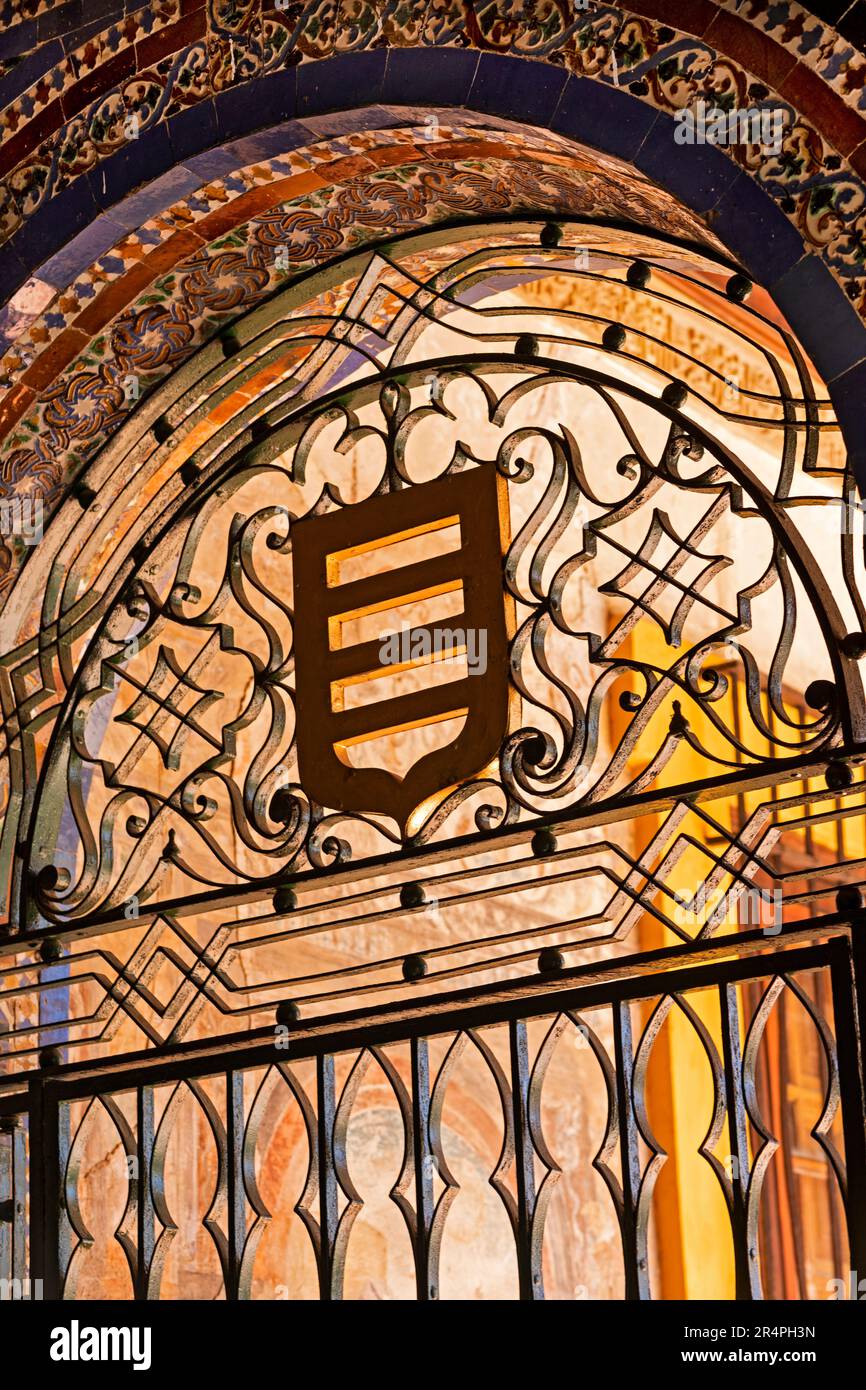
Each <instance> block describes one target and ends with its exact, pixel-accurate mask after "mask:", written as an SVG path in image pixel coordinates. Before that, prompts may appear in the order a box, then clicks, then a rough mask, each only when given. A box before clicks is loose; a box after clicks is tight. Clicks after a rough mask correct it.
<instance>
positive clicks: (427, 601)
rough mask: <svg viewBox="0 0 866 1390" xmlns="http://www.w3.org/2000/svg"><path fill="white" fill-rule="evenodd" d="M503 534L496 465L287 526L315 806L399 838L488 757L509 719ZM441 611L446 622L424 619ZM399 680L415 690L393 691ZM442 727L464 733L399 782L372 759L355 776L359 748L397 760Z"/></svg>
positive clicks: (303, 764) (302, 741) (308, 776)
mask: <svg viewBox="0 0 866 1390" xmlns="http://www.w3.org/2000/svg"><path fill="white" fill-rule="evenodd" d="M508 531H509V527H508V496H507V483H506V482H505V480H504V479H503V478H502V477H501V476H500V475H499V474H498V473H497V471H496V469H495V467H494V466H493V465H492V464H480V465H478V466H476V467H472V468H469V469H467V470H466V471H464V472H460V473H456V474H454V475H452V476H449V477H447V478H443V479H437V480H436V481H435V482H430V483H419V484H415V485H412V486H409V487H406V488H403V489H401V490H400V491H398V492H391V493H387V494H384V495H381V496H376V497H373V498H370V499H369V500H368V501H365V502H359V503H356V504H355V505H349V506H346V507H342V508H340V509H339V510H337V511H334V512H330V513H327V514H326V515H323V516H312V517H307V518H304V519H303V520H301V521H299V522H297V523H295V525H294V526H293V528H292V562H293V568H294V607H295V669H296V700H297V721H298V723H297V745H298V762H299V773H300V779H301V785H302V786H303V788H304V790H305V791H306V793H307V794H308V795H309V796H310V797H312V798H313V800H315V801H317V802H318V803H319V804H320V805H322V806H325V807H329V808H331V809H333V810H338V811H355V812H357V811H378V812H382V813H384V814H386V815H389V816H393V817H394V819H395V820H396V821H397V822H398V823H399V825H400V827H401V830H403V831H404V833H405V831H406V828H407V825H410V823H411V820H412V818H413V812H414V811H416V809H418V808H419V807H421V806H425V805H426V804H427V803H429V802H430V800H431V799H433V800H434V801H435V800H436V799H438V798H439V797H441V796H442V795H444V794H446V793H447V791H448V790H450V789H451V788H453V787H455V786H458V785H460V784H461V783H462V782H465V781H467V780H468V779H470V778H472V777H474V776H476V775H477V774H478V773H479V772H481V771H482V770H483V769H484V768H485V766H487V765H488V764H489V763H490V761H491V759H492V758H494V757H495V756H496V754H497V753H498V750H499V747H500V745H501V743H502V741H503V738H504V737H505V735H506V733H507V731H508V718H509V679H508V642H509V637H510V636H511V634H512V632H513V610H512V605H511V601H510V599H509V598H508V596H507V595H506V594H505V593H504V591H503V555H504V554H505V551H506V548H507V544H508ZM443 602H444V603H445V604H446V605H447V608H448V613H447V617H444V618H442V617H439V618H431V617H430V612H431V610H433V609H435V608H436V606H437V603H438V605H439V607H440V608H441V607H442V604H443ZM421 613H425V614H426V617H421V616H419V615H420V614H421ZM377 627H378V631H377V630H376V628H377ZM371 633H372V634H373V635H372V636H371ZM437 663H442V664H444V665H446V666H448V667H449V671H448V675H449V677H451V678H449V679H446V680H443V679H441V676H442V674H443V673H442V670H440V669H439V668H438V665H437ZM406 673H410V674H409V676H408V680H409V682H410V684H411V686H412V688H410V689H408V690H407V691H405V692H404V693H399V679H398V678H400V679H402V680H403V684H404V685H405V683H406ZM412 673H414V674H412ZM455 674H456V675H457V677H458V678H453V677H454V676H455ZM446 720H450V721H455V723H454V727H455V729H457V725H458V722H459V725H460V727H459V731H457V732H456V736H455V737H454V738H453V740H451V741H450V742H448V743H447V744H446V745H445V746H440V747H438V748H435V749H434V750H433V751H431V752H423V751H422V752H421V753H420V755H419V757H418V758H417V761H415V762H414V763H413V764H412V765H411V766H410V767H409V768H408V770H406V771H405V773H404V775H402V776H401V775H399V774H398V773H395V772H394V771H393V769H392V768H389V767H388V766H384V765H383V766H371V765H369V753H368V755H367V759H366V763H367V765H364V766H358V765H355V766H353V765H352V750H353V749H356V748H357V746H358V745H360V744H363V743H367V744H369V743H370V742H371V741H373V740H379V741H382V740H385V741H386V742H387V743H388V746H389V747H390V748H391V749H393V747H394V739H393V736H394V735H402V736H407V735H409V734H410V731H413V730H419V729H424V728H427V727H428V726H430V725H434V724H437V723H440V722H442V721H446ZM419 742H421V743H423V740H419V739H418V738H417V736H416V738H415V743H416V744H417V743H419ZM391 761H393V759H392V760H391Z"/></svg>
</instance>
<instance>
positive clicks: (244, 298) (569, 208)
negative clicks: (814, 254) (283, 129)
mask: <svg viewBox="0 0 866 1390" xmlns="http://www.w3.org/2000/svg"><path fill="white" fill-rule="evenodd" d="M349 139H350V141H351V142H352V143H351V144H350V145H349V147H348V148H349V153H348V154H347V153H346V152H345V151H346V147H345V145H344V142H343V141H339V140H338V141H336V142H321V143H319V144H318V145H313V146H311V147H309V148H308V149H306V150H304V151H296V152H294V153H289V154H287V155H286V156H285V157H284V158H282V159H274V160H271V161H269V162H268V163H267V164H266V165H262V164H259V165H256V166H254V168H253V169H252V170H243V171H239V172H238V173H235V174H233V175H232V176H231V178H230V182H231V183H232V184H233V188H234V195H235V196H233V197H232V198H231V199H229V198H228V197H227V193H226V187H225V182H223V181H219V180H217V181H214V182H212V183H210V184H208V185H207V186H206V187H205V188H204V189H199V190H197V191H196V192H195V193H194V194H192V195H191V196H189V197H188V198H186V199H184V200H182V201H181V202H179V203H178V204H176V205H174V206H173V207H172V209H171V210H170V215H167V216H165V217H159V218H156V219H153V223H152V224H151V225H152V226H153V228H154V230H155V231H158V232H160V233H161V236H160V235H157V236H156V238H155V239H156V241H157V245H156V246H155V248H154V249H153V250H152V251H148V250H147V245H148V242H149V240H150V237H149V234H148V230H149V229H148V227H147V226H146V227H143V228H141V229H140V230H139V233H138V235H137V236H136V237H132V238H127V239H126V242H125V243H124V245H123V247H122V248H120V249H121V250H122V252H123V254H122V255H112V256H108V257H103V258H101V259H100V261H99V262H97V265H96V266H94V267H91V268H90V270H89V272H87V273H85V274H84V275H82V276H79V277H78V279H77V280H76V282H75V284H74V285H73V286H71V287H69V288H68V289H67V290H66V291H65V292H64V293H61V294H59V295H58V296H57V297H56V300H55V301H52V305H51V309H50V311H49V312H47V313H45V314H43V315H42V316H41V317H40V318H38V319H36V320H35V321H34V322H33V323H31V324H29V326H28V328H27V331H26V332H24V333H22V335H21V338H20V339H19V341H18V342H17V343H16V346H15V348H14V349H13V350H11V351H10V352H8V353H7V354H6V356H5V357H4V359H3V364H4V366H5V370H6V373H7V382H8V385H9V387H10V389H9V391H8V396H7V407H6V413H5V418H3V419H0V430H2V431H3V433H4V434H5V450H4V456H5V472H6V480H7V486H10V485H15V484H17V485H18V486H19V487H21V486H22V485H23V486H25V487H29V486H33V485H34V484H35V485H38V487H39V488H40V490H41V491H42V492H43V493H44V495H45V497H46V501H48V502H49V504H51V505H53V503H55V502H56V501H57V499H58V498H59V496H60V495H61V493H62V485H63V484H64V483H66V482H68V481H69V479H70V477H71V476H73V475H74V474H76V473H77V472H78V470H79V469H80V467H81V466H82V465H83V464H85V463H86V461H87V460H88V459H89V458H91V457H92V456H93V455H94V454H95V453H96V452H97V451H98V449H99V448H100V447H101V445H103V444H104V443H105V442H106V441H107V439H108V438H109V437H110V435H111V433H112V432H113V430H114V429H116V428H117V426H118V425H119V424H120V422H121V421H122V419H123V418H124V417H125V415H126V414H128V412H129V409H130V408H131V402H129V401H127V400H125V399H124V392H123V386H122V382H123V380H124V378H125V376H126V374H127V373H129V372H135V373H137V374H140V376H141V384H142V389H143V390H149V389H151V388H152V387H153V386H154V385H155V384H156V382H157V381H159V380H160V379H161V378H162V377H164V376H165V375H166V374H167V373H169V372H170V371H172V370H173V369H174V368H176V367H177V366H178V365H180V363H181V362H182V361H184V360H185V359H186V357H187V356H188V355H189V353H190V352H191V351H192V350H193V349H194V348H195V347H196V346H198V345H199V344H200V343H201V342H202V341H204V340H206V339H207V338H208V337H212V336H213V335H214V334H215V333H217V332H219V331H221V330H222V329H223V328H224V327H225V326H226V325H227V324H228V323H230V322H231V321H233V320H234V319H235V318H237V317H238V316H240V315H241V314H243V313H244V312H246V311H247V310H248V309H249V308H250V307H251V306H252V305H253V304H255V303H257V302H259V301H260V300H261V299H262V297H263V296H265V295H266V294H268V293H270V292H271V291H272V290H274V289H275V288H277V287H278V286H279V285H280V284H281V283H284V282H286V281H288V280H290V279H291V277H292V275H294V274H296V273H297V272H298V271H301V270H304V269H306V268H308V267H309V265H310V264H311V263H317V262H321V261H324V260H327V259H329V258H331V257H334V256H337V255H339V254H342V253H344V252H345V251H346V250H349V249H352V248H354V247H357V246H358V245H360V244H363V242H364V241H369V240H374V239H377V238H379V239H380V238H381V234H382V231H383V230H387V231H391V230H395V229H398V228H402V229H405V228H406V227H407V226H421V225H424V224H427V223H430V222H431V221H436V220H441V219H442V218H443V217H448V216H452V217H454V216H460V215H464V216H467V215H479V214H489V213H498V214H500V215H501V214H502V213H510V212H513V211H514V210H515V209H518V208H521V207H525V206H526V205H528V204H529V203H530V202H533V203H534V204H535V205H536V206H537V207H539V208H540V209H542V210H543V209H544V208H545V207H546V208H547V209H548V210H549V211H555V210H556V211H560V212H568V213H571V214H572V215H584V216H588V217H593V216H596V217H597V216H600V215H604V216H607V217H611V216H614V217H615V219H617V220H621V221H627V222H629V223H632V224H635V225H639V224H640V222H641V221H642V220H643V221H645V223H646V225H647V226H648V227H652V228H653V229H654V230H667V232H668V233H669V234H670V235H672V236H675V237H678V238H680V239H685V240H694V241H700V240H703V241H704V243H705V244H706V245H707V246H708V247H711V248H714V249H718V247H717V243H716V241H715V238H713V237H712V235H711V234H709V233H707V232H706V231H705V230H704V229H703V227H702V224H701V222H700V220H699V219H697V218H696V217H693V216H692V215H691V214H689V213H688V212H687V211H685V210H684V209H681V208H679V207H678V206H677V204H676V203H675V202H674V201H673V200H672V199H671V198H670V197H668V196H667V195H664V194H662V193H661V192H660V191H659V190H657V189H655V188H654V186H653V185H652V184H651V183H650V182H649V181H648V180H643V181H641V180H637V181H636V182H634V183H633V184H629V183H628V182H627V181H625V180H624V179H623V178H622V174H623V169H622V167H621V166H619V165H618V164H617V162H615V161H606V160H602V161H599V160H598V159H595V158H592V157H589V156H588V155H587V154H584V155H581V154H580V152H579V151H577V150H575V149H574V148H570V149H569V150H568V151H567V152H566V150H564V149H560V148H559V146H558V145H557V143H556V142H554V141H551V140H549V139H548V140H545V139H543V138H541V137H533V136H531V135H529V134H524V135H518V134H517V133H515V132H513V131H511V132H509V133H508V138H507V141H506V139H505V137H504V136H503V133H502V132H497V131H496V130H495V129H494V130H488V129H485V128H484V127H478V126H466V127H457V128H454V129H452V128H450V127H446V126H444V124H443V125H442V126H441V127H440V128H439V131H438V138H437V139H436V140H435V141H432V142H431V141H428V140H426V139H425V138H424V134H423V133H422V132H420V131H418V130H417V129H416V130H412V129H408V130H406V129H397V130H387V131H369V132H367V133H365V134H363V135H362V134H359V133H358V132H355V133H354V134H352V135H350V137H349ZM251 214H255V215H254V216H251ZM287 233H289V234H290V239H289V242H288V244H287V256H288V263H287V265H286V266H285V267H283V268H280V267H279V265H278V264H277V263H276V257H277V252H278V249H279V246H280V245H283V244H285V243H284V241H283V238H284V237H285V236H286V234H287ZM127 243H128V244H127ZM115 261H116V262H117V265H116V266H115V264H114V262H115ZM102 265H109V269H108V270H106V271H102V270H101V266H102ZM102 280H106V281H107V283H105V284H104V285H101V284H100V282H101V281H102ZM85 291H86V293H85Z"/></svg>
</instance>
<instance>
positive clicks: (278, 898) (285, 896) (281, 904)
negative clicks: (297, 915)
mask: <svg viewBox="0 0 866 1390" xmlns="http://www.w3.org/2000/svg"><path fill="white" fill-rule="evenodd" d="M297 905H298V899H297V895H296V893H295V890H294V888H288V887H284V888H278V889H277V890H276V892H275V893H274V911H275V912H294V910H295V908H296V907H297Z"/></svg>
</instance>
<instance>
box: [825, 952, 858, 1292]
mask: <svg viewBox="0 0 866 1390" xmlns="http://www.w3.org/2000/svg"><path fill="white" fill-rule="evenodd" d="M860 930H861V932H862V931H863V926H862V925H861V928H860ZM851 945H852V946H853V945H854V943H853V942H852V943H851ZM858 945H859V943H858ZM858 964H859V962H857V961H856V960H855V959H854V957H853V954H852V951H851V950H850V949H849V948H848V946H847V945H846V946H845V947H843V948H842V949H841V950H839V951H837V952H836V953H835V954H834V958H833V960H832V962H831V964H830V982H831V989H832V994H833V1022H834V1025H835V1033H836V1055H837V1059H838V1065H839V1090H840V1098H841V1110H842V1133H843V1136H844V1141H845V1173H846V1191H845V1194H844V1195H845V1215H846V1218H847V1223H848V1247H849V1251H850V1258H851V1268H852V1269H853V1270H856V1271H857V1277H860V1276H862V1275H863V1272H864V1271H866V1128H864V1126H866V1085H864V1057H863V1035H862V1020H861V1019H858V1009H857V985H858V981H857V969H856V967H857V965H858Z"/></svg>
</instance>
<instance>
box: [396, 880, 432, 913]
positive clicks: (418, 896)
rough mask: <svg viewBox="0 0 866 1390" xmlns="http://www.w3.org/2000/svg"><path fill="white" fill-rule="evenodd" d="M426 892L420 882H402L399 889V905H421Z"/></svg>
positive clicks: (424, 899)
mask: <svg viewBox="0 0 866 1390" xmlns="http://www.w3.org/2000/svg"><path fill="white" fill-rule="evenodd" d="M426 901H427V894H426V893H425V892H424V889H423V887H422V886H421V884H420V883H404V884H403V887H402V888H401V889H400V906H401V907H423V906H424V904H425V903H426Z"/></svg>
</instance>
